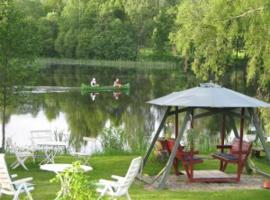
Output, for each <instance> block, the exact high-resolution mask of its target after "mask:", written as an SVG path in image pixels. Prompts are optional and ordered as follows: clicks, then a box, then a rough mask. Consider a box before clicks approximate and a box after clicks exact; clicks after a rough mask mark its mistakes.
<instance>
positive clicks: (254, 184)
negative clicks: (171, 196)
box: [143, 170, 265, 191]
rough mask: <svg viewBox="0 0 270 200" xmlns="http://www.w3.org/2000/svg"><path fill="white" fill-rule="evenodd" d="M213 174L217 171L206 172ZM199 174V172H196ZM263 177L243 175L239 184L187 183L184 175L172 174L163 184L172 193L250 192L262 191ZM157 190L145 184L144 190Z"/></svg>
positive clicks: (153, 186) (150, 178)
mask: <svg viewBox="0 0 270 200" xmlns="http://www.w3.org/2000/svg"><path fill="white" fill-rule="evenodd" d="M208 171H210V172H211V171H212V172H213V173H215V172H217V171H218V170H208ZM197 172H199V171H197ZM154 178H155V177H152V176H143V179H144V180H145V181H146V182H148V183H151V182H152V181H153V180H154ZM264 179H265V178H264V177H263V176H260V175H247V174H243V175H242V177H241V181H240V182H239V183H202V182H198V183H189V182H188V179H187V178H186V176H185V175H181V176H175V175H173V174H171V175H169V176H168V179H167V181H166V184H165V188H167V189H169V190H172V191H181V190H185V191H206V190H211V191H224V190H234V189H235V190H241V189H245V190H248V189H250V190H252V189H262V184H263V181H264ZM156 188H158V183H155V182H154V183H153V184H145V189H147V190H153V189H156Z"/></svg>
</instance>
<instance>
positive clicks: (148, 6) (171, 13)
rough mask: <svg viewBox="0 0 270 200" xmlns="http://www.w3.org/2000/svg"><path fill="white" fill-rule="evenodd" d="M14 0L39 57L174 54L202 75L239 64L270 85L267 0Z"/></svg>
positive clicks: (216, 75) (218, 74)
mask: <svg viewBox="0 0 270 200" xmlns="http://www.w3.org/2000/svg"><path fill="white" fill-rule="evenodd" d="M2 2H15V7H16V9H18V10H19V11H20V13H21V15H22V16H23V19H25V20H24V21H26V22H27V23H29V26H32V27H33V29H32V32H33V33H30V34H31V36H32V37H33V39H34V41H35V43H36V44H37V45H39V48H38V49H39V51H38V52H37V53H38V55H39V56H41V57H60V58H63V57H64V58H75V59H78V58H80V59H105V60H119V59H120V60H145V59H151V60H172V59H173V60H175V58H177V60H178V61H179V60H180V61H182V64H183V65H182V66H184V69H185V70H186V71H188V70H192V71H193V72H195V74H196V76H197V77H198V78H200V79H203V80H209V79H212V80H216V81H221V82H222V79H223V76H224V74H225V73H226V72H228V71H232V70H235V69H241V70H243V72H244V78H245V81H246V82H247V83H252V84H253V83H256V84H257V85H258V86H259V87H258V88H259V90H260V91H263V90H265V88H269V86H270V67H269V66H270V65H269V64H270V56H269V54H270V53H269V52H270V50H269V48H270V37H269V36H270V32H269V28H270V2H269V1H268V0H257V1H254V0H234V1H232V0H218V1H217V0H196V1H194V0H5V1H4V0H3V1H2Z"/></svg>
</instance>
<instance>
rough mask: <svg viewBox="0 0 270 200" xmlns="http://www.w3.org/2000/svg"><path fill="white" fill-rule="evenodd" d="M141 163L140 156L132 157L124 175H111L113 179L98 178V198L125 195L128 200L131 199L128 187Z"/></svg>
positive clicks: (115, 197)
mask: <svg viewBox="0 0 270 200" xmlns="http://www.w3.org/2000/svg"><path fill="white" fill-rule="evenodd" d="M141 164H142V157H138V158H134V159H133V160H132V161H131V164H130V166H129V169H128V171H127V173H126V176H125V177H121V176H116V175H112V178H113V179H115V181H111V180H104V179H100V180H99V183H98V185H99V186H100V188H98V189H97V192H99V193H100V196H99V198H98V200H99V199H101V198H102V197H103V196H105V195H108V196H111V197H112V198H113V199H117V198H119V197H121V196H124V195H125V196H126V197H127V199H128V200H131V198H130V195H129V193H128V189H129V187H130V186H131V184H132V182H133V181H134V179H135V177H136V176H137V175H138V173H139V171H140V167H141Z"/></svg>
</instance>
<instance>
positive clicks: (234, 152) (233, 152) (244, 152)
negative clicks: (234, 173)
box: [231, 151, 249, 154]
mask: <svg viewBox="0 0 270 200" xmlns="http://www.w3.org/2000/svg"><path fill="white" fill-rule="evenodd" d="M231 153H232V154H240V151H232V152H231ZM248 153H249V151H242V154H248Z"/></svg>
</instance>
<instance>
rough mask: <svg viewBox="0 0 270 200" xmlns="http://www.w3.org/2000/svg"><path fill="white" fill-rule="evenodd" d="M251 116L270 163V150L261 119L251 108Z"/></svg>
mask: <svg viewBox="0 0 270 200" xmlns="http://www.w3.org/2000/svg"><path fill="white" fill-rule="evenodd" d="M248 111H249V114H250V115H251V118H252V119H253V124H254V126H255V128H256V133H257V135H258V137H259V138H260V141H261V143H262V146H263V149H264V150H265V154H266V157H267V159H268V161H270V148H269V147H268V145H267V143H266V140H265V137H264V135H263V130H262V128H261V124H260V122H259V117H258V116H257V115H256V114H255V112H254V109H252V108H249V109H248Z"/></svg>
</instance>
